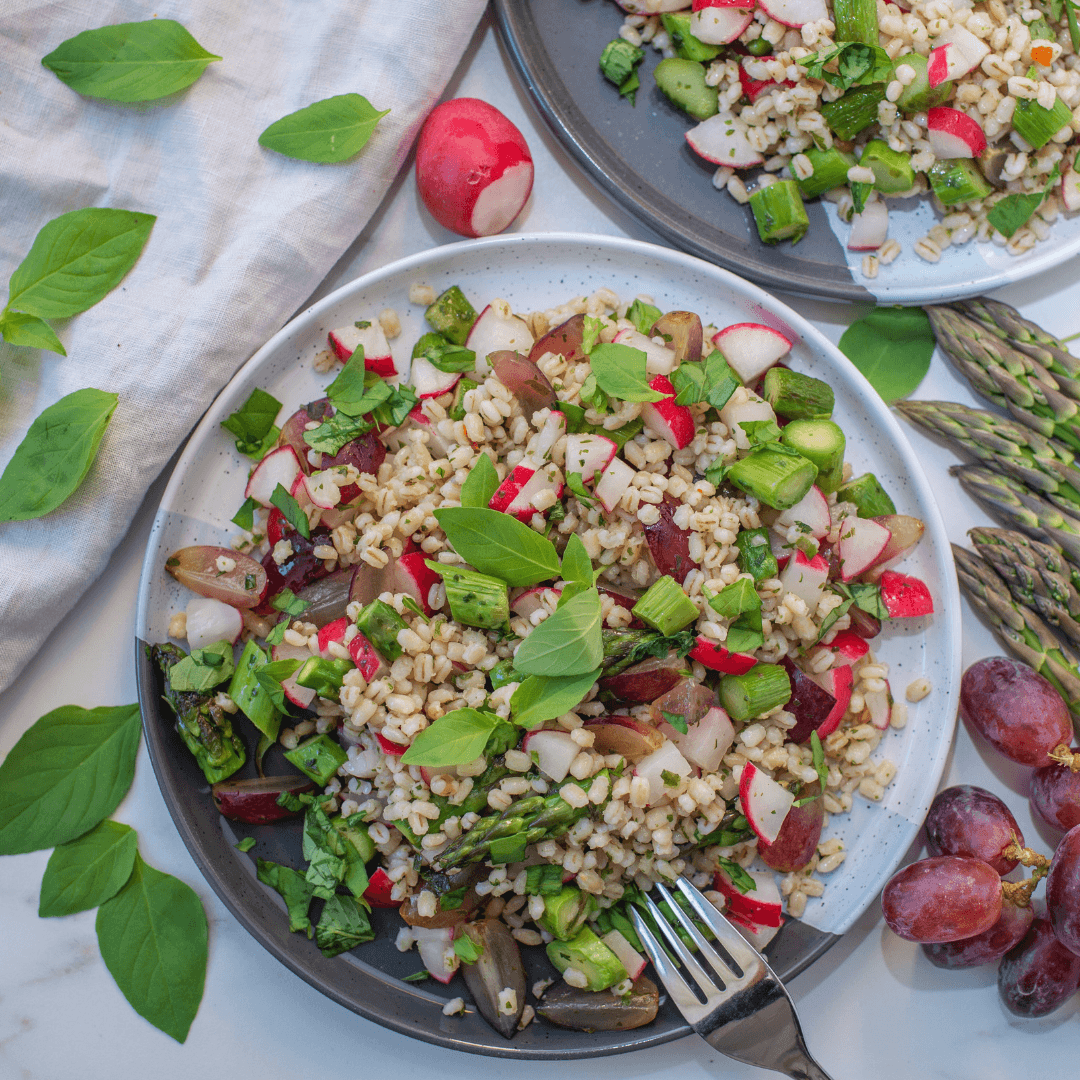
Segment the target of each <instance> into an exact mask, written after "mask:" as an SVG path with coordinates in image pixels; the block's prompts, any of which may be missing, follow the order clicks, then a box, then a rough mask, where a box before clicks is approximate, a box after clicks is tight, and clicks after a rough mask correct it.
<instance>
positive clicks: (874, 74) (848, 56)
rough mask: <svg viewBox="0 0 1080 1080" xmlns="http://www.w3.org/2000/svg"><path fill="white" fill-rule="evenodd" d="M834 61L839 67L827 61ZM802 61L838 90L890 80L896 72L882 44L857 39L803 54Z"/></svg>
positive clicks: (815, 76) (812, 73)
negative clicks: (830, 66) (834, 67)
mask: <svg viewBox="0 0 1080 1080" xmlns="http://www.w3.org/2000/svg"><path fill="white" fill-rule="evenodd" d="M834 61H835V63H836V70H835V71H832V70H828V69H827V68H826V65H829V64H832V63H833V62H834ZM799 63H800V64H801V65H802V66H803V67H805V68H806V70H807V74H808V75H809V76H810V78H812V79H821V80H822V81H823V82H827V83H828V84H829V85H830V86H835V87H836V88H837V89H838V90H847V89H849V88H850V87H852V86H869V85H871V84H872V83H881V82H888V81H889V80H891V79H892V74H893V61H892V60H890V59H889V54H888V53H887V52H886V51H885V50H884V49H883V48H881V47H880V46H879V45H864V44H863V43H862V42H858V41H844V42H841V43H840V44H839V45H832V46H830V47H829V48H827V49H823V50H822V51H821V52H818V53H812V54H811V55H810V56H804V57H803V58H802V59H801V60H800V61H799Z"/></svg>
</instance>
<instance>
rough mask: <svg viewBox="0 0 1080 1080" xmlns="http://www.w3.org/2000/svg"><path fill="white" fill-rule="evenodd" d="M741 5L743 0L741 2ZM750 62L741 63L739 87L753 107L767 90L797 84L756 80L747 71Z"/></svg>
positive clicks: (789, 81)
mask: <svg viewBox="0 0 1080 1080" xmlns="http://www.w3.org/2000/svg"><path fill="white" fill-rule="evenodd" d="M739 2H740V3H741V2H742V0H739ZM748 62H749V61H748V60H747V59H746V58H743V60H741V61H740V63H739V85H740V86H741V87H742V92H743V97H745V98H747V99H748V100H749V102H750V104H751V105H753V104H754V102H755V101H757V99H758V98H759V97H761V95H762V94H764V93H765V91H766V90H771V89H773V88H774V87H776V86H794V85H795V84H794V83H793V82H792V81H791V80H790V79H784V81H783V82H781V83H776V82H774V81H773V80H772V79H755V78H754V76H753V75H751V74H750V72H749V71H747V70H746V65H747V63H748Z"/></svg>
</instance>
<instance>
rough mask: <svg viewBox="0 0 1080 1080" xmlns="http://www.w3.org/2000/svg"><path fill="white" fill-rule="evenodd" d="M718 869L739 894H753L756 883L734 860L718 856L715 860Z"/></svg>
mask: <svg viewBox="0 0 1080 1080" xmlns="http://www.w3.org/2000/svg"><path fill="white" fill-rule="evenodd" d="M716 861H717V862H718V863H719V864H720V868H721V869H722V870H723V871H724V873H726V874H727V876H728V877H729V878H730V879H731V884H732V885H734V886H735V888H736V889H738V890H739V892H741V893H748V892H755V891H756V890H757V882H756V881H754V879H753V878H752V877H751V876H750V875H749V874H748V873H747V872H746V871H745V870H744V869H743V868H742V867H741V866H740V865H739V864H738V863H737V862H735V860H734V859H726V858H724V856H722V855H721V856H720V857H719V858H718V859H717V860H716Z"/></svg>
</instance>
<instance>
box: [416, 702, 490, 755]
mask: <svg viewBox="0 0 1080 1080" xmlns="http://www.w3.org/2000/svg"><path fill="white" fill-rule="evenodd" d="M499 723H500V720H499V717H497V716H496V715H495V714H494V713H486V712H479V711H478V710H477V709H454V710H453V711H452V712H448V713H446V714H445V715H443V716H440V717H439V719H438V720H435V721H433V722H432V723H431V724H430V725H429V726H428V727H426V728H424V730H423V731H421V732H420V733H419V734H418V735H417V736H416V738H415V739H413V741H412V745H410V747H409V749H408V750H406V751H405V753H404V754H403V755H402V757H401V762H402V764H403V765H429V766H432V767H437V766H441V765H467V764H468V763H469V762H470V761H475V760H476V759H477V758H478V757H479V756H480V755H481V754H482V753H483V752H484V747H485V746H486V745H487V741H488V736H490V735H491V733H492V732H493V731H494V730H495V728H496V727H497V726H498V724H499Z"/></svg>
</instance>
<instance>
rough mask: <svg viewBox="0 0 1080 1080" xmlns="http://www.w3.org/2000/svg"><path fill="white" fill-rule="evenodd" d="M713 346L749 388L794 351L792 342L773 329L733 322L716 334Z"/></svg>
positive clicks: (756, 324) (759, 324) (754, 324)
mask: <svg viewBox="0 0 1080 1080" xmlns="http://www.w3.org/2000/svg"><path fill="white" fill-rule="evenodd" d="M712 340H713V344H714V345H715V346H716V347H717V348H718V349H719V350H720V351H721V352H722V353H723V354H724V358H725V359H726V360H727V362H728V363H729V364H730V365H731V368H732V370H733V371H734V372H735V374H736V375H738V376H739V378H740V379H742V381H743V382H744V383H746V384H747V385H749V384H750V383H752V382H754V381H755V380H756V379H758V378H760V376H762V375H764V374H765V372H766V371H768V370H769V368H771V367H772V366H773V365H774V364H776V363H777V362H778V361H779V360H781V359H782V358H783V357H785V356H787V354H788V353H789V352H791V342H790V341H789V340H788V339H787V338H786V337H785V336H784V335H783V334H781V333H780V331H779V330H774V329H773V328H772V327H771V326H764V325H762V324H761V323H733V324H732V325H731V326H725V327H724V329H723V330H720V331H719V332H718V333H715V334H713V339H712Z"/></svg>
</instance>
